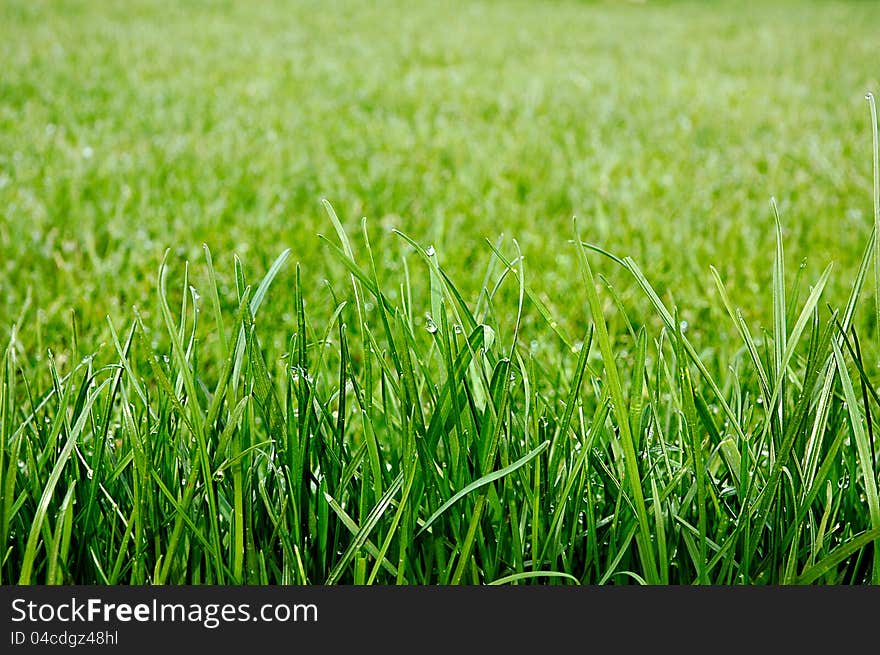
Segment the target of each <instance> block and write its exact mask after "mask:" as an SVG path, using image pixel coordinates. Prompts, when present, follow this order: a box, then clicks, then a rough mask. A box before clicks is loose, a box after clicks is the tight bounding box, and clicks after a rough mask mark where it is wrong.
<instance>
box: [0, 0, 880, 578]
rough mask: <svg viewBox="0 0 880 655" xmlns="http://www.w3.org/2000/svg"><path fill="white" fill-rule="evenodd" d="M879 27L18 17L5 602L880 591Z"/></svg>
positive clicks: (751, 11) (449, 12)
mask: <svg viewBox="0 0 880 655" xmlns="http://www.w3.org/2000/svg"><path fill="white" fill-rule="evenodd" d="M878 34H880V8H878V7H876V6H874V5H873V4H870V3H863V2H829V3H812V2H803V3H795V2H754V3H739V2H737V3H733V2H718V3H682V2H644V3H628V2H595V3H593V2H468V3H464V2H462V3H424V4H417V3H403V2H399V3H398V2H382V3H349V2H342V3H333V4H331V5H328V4H327V3H322V2H314V3H308V2H265V3H243V2H241V3H240V2H224V1H216V2H212V1H207V0H206V1H202V2H181V3H167V2H144V1H141V0H137V1H134V2H100V3H96V2H69V1H62V2H20V1H18V0H11V1H7V2H4V3H3V5H2V7H0V343H2V351H0V352H2V353H3V359H2V370H0V476H2V479H0V544H2V554H0V582H2V583H6V584H9V583H111V584H115V583H139V584H144V583H146V584H161V583H196V584H199V583H257V584H260V583H262V584H266V583H281V582H283V583H296V584H300V583H310V584H315V583H325V582H327V583H334V582H343V583H352V582H354V583H371V584H372V583H383V584H392V583H408V584H434V583H480V584H482V583H490V582H500V583H528V582H539V583H554V584H569V583H572V584H573V583H575V582H578V583H585V584H595V583H645V582H647V583H653V584H656V583H684V584H689V583H704V584H706V583H725V584H731V583H733V584H763V583H773V584H776V583H874V584H878V583H880V503H878V491H877V487H878V466H880V465H878V461H877V451H878V446H880V443H878V441H880V439H878V426H877V415H878V414H880V397H878V390H880V379H878V360H880V347H878V342H880V338H878V318H880V310H878V307H880V302H878V298H880V289H878V280H880V274H878V271H880V256H878V254H877V247H876V243H877V242H876V241H875V240H874V237H873V234H874V233H872V228H874V226H875V221H876V220H877V219H875V206H876V205H872V198H873V196H874V194H875V193H876V192H875V191H874V183H873V180H874V177H873V172H872V163H873V165H874V166H876V163H875V162H876V154H875V153H873V152H872V136H871V135H872V130H871V119H870V111H869V105H868V103H866V101H865V93H866V92H869V91H875V92H876V91H877V90H878V89H880V83H878V77H877V70H876V55H877V43H878V41H877V38H878V37H877V35H878ZM771 198H774V199H775V201H774V202H773V203H772V205H771ZM875 202H876V201H875ZM829 265H831V267H830V268H829ZM7 344H8V345H7Z"/></svg>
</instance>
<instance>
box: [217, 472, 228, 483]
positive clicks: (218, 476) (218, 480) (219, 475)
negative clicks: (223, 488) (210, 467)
mask: <svg viewBox="0 0 880 655" xmlns="http://www.w3.org/2000/svg"><path fill="white" fill-rule="evenodd" d="M224 477H226V475H225V474H224V473H223V471H217V472H216V473H214V482H220V481H221V480H223V478H224Z"/></svg>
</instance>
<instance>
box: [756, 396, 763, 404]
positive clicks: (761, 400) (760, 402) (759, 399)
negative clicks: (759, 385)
mask: <svg viewBox="0 0 880 655" xmlns="http://www.w3.org/2000/svg"><path fill="white" fill-rule="evenodd" d="M756 402H757V403H758V404H759V405H763V404H764V399H763V398H762V397H761V396H758V400H757V401H756Z"/></svg>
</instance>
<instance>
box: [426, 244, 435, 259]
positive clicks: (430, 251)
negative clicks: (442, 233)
mask: <svg viewBox="0 0 880 655" xmlns="http://www.w3.org/2000/svg"><path fill="white" fill-rule="evenodd" d="M425 254H426V255H427V256H428V257H433V256H434V255H435V254H436V252H435V250H434V246H428V249H427V250H426V251H425Z"/></svg>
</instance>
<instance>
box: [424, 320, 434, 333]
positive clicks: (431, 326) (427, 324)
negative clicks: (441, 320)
mask: <svg viewBox="0 0 880 655" xmlns="http://www.w3.org/2000/svg"><path fill="white" fill-rule="evenodd" d="M425 329H426V330H427V331H428V332H430V333H431V334H436V332H437V324H436V323H434V319H432V318H431V317H430V316H425Z"/></svg>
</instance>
